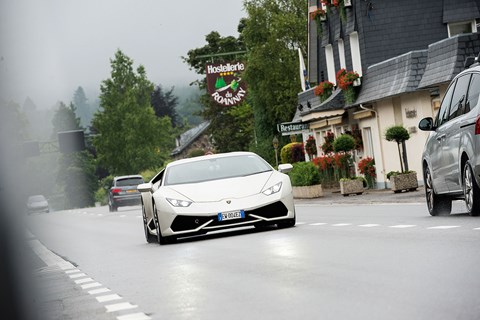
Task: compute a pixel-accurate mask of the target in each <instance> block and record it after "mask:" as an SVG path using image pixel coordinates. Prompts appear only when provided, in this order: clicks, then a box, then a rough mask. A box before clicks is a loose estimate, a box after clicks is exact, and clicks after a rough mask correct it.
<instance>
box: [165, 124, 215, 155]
mask: <svg viewBox="0 0 480 320" xmlns="http://www.w3.org/2000/svg"><path fill="white" fill-rule="evenodd" d="M209 126H210V121H205V122H202V123H200V124H199V125H198V126H196V127H194V128H192V129H190V130H187V131H185V132H184V133H182V134H181V135H180V144H179V146H178V147H176V148H175V149H173V151H172V153H171V155H172V156H175V155H177V154H179V153H181V152H182V151H183V150H185V149H186V148H187V147H188V146H189V145H190V144H192V143H193V142H194V141H195V140H196V139H197V138H198V137H199V136H200V135H201V134H203V133H204V132H205V131H206V130H207V129H208V127H209Z"/></svg>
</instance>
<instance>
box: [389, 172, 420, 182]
mask: <svg viewBox="0 0 480 320" xmlns="http://www.w3.org/2000/svg"><path fill="white" fill-rule="evenodd" d="M415 172H416V171H415V170H408V171H404V172H400V171H390V172H389V173H387V179H388V180H390V177H394V176H398V175H401V174H409V173H415Z"/></svg>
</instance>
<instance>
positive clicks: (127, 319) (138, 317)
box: [117, 312, 152, 320]
mask: <svg viewBox="0 0 480 320" xmlns="http://www.w3.org/2000/svg"><path fill="white" fill-rule="evenodd" d="M117 319H118V320H150V319H152V318H150V317H149V316H147V315H146V314H145V313H143V312H140V313H131V314H126V315H124V316H118V317H117Z"/></svg>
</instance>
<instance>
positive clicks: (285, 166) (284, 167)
mask: <svg viewBox="0 0 480 320" xmlns="http://www.w3.org/2000/svg"><path fill="white" fill-rule="evenodd" d="M292 169H293V166H292V165H291V164H290V163H282V164H279V165H278V171H279V172H281V173H287V172H290V171H291V170H292Z"/></svg>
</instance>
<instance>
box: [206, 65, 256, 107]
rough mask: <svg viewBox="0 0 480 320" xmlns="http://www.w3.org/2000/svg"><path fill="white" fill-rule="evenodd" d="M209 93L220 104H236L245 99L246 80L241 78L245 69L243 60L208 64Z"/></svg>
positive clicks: (227, 105)
mask: <svg viewBox="0 0 480 320" xmlns="http://www.w3.org/2000/svg"><path fill="white" fill-rule="evenodd" d="M205 70H206V73H207V86H208V93H209V94H210V96H211V97H212V99H213V100H214V101H215V102H216V103H217V104H219V105H221V106H225V107H230V106H236V105H238V104H239V103H240V102H242V101H243V100H244V99H245V95H246V93H247V90H246V85H245V81H244V80H243V79H242V78H241V74H242V72H243V71H244V70H245V64H244V63H243V62H224V63H217V64H207V66H206V68H205Z"/></svg>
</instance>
